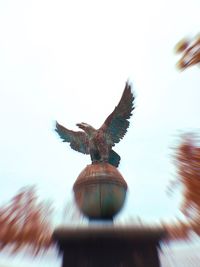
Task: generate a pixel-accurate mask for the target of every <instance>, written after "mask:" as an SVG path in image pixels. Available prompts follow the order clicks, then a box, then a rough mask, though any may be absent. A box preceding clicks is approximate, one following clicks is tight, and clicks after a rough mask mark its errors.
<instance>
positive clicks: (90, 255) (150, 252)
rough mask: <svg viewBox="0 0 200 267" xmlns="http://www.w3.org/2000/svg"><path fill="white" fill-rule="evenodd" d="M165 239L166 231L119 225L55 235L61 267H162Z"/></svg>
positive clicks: (62, 230) (78, 229)
mask: <svg viewBox="0 0 200 267" xmlns="http://www.w3.org/2000/svg"><path fill="white" fill-rule="evenodd" d="M163 236H164V231H163V229H152V228H143V227H119V226H118V227H116V226H98V227H93V226H89V227H79V228H69V227H65V228H58V229H56V230H55V232H54V235H53V237H54V240H55V241H56V242H57V244H58V246H59V249H60V251H61V252H62V253H63V263H62V267H159V266H160V263H159V257H158V251H157V248H158V247H159V240H160V239H161V237H163Z"/></svg>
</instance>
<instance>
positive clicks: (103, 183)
mask: <svg viewBox="0 0 200 267" xmlns="http://www.w3.org/2000/svg"><path fill="white" fill-rule="evenodd" d="M73 190H74V194H75V200H76V203H77V205H78V207H79V209H80V210H81V211H82V213H83V214H84V215H85V216H87V217H88V218H90V219H112V218H113V216H115V215H116V214H117V213H118V212H119V211H120V209H121V208H122V206H123V204H124V200H125V197H126V190H127V184H126V182H125V180H124V178H123V177H122V175H121V174H120V172H119V171H118V170H117V169H116V168H115V167H114V166H112V165H110V164H108V163H96V164H91V165H88V166H87V167H86V168H85V169H84V170H83V171H82V172H81V173H80V175H79V176H78V178H77V180H76V182H75V183H74V187H73Z"/></svg>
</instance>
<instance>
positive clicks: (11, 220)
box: [0, 187, 53, 255]
mask: <svg viewBox="0 0 200 267" xmlns="http://www.w3.org/2000/svg"><path fill="white" fill-rule="evenodd" d="M35 191H36V190H35V188H34V187H25V188H23V189H21V191H20V192H19V193H18V194H17V195H16V196H14V197H13V198H12V200H11V201H10V202H9V203H8V204H7V205H4V206H2V207H0V229H1V231H0V249H3V248H4V247H6V246H8V245H11V246H12V248H13V252H14V251H17V250H19V249H22V248H25V247H29V248H31V250H32V252H33V253H34V255H37V253H38V252H39V251H41V250H46V249H48V248H49V247H50V246H51V244H52V240H51V236H52V232H53V230H52V226H51V213H52V209H51V206H50V204H48V203H45V202H39V201H38V198H37V196H36V192H35Z"/></svg>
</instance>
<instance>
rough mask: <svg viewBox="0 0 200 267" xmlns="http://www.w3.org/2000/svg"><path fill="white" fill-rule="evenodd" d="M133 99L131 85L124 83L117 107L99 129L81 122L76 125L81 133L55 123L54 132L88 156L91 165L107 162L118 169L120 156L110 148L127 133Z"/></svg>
mask: <svg viewBox="0 0 200 267" xmlns="http://www.w3.org/2000/svg"><path fill="white" fill-rule="evenodd" d="M134 99H135V97H134V95H133V92H132V89H131V85H130V83H129V82H126V85H125V89H124V92H123V94H122V97H121V99H120V101H119V103H118V105H117V106H116V107H115V109H114V110H113V112H112V113H111V114H110V115H109V116H108V117H107V119H106V120H105V121H104V123H103V125H102V126H101V127H100V128H99V129H95V128H94V127H92V126H91V125H89V124H87V123H84V122H82V123H77V124H76V125H77V126H78V127H79V128H80V129H81V130H82V131H72V130H68V129H67V128H65V127H64V126H62V125H60V124H59V123H58V122H56V129H55V131H56V132H57V133H58V134H59V136H60V138H61V139H62V140H63V142H68V143H70V146H71V148H72V149H74V150H76V151H78V152H81V153H83V154H90V157H91V161H92V163H97V162H107V163H109V164H111V165H113V166H115V167H118V165H119V162H120V156H119V155H118V154H117V153H116V152H115V151H114V150H112V147H113V146H114V145H115V144H116V143H119V141H120V140H121V139H122V138H123V137H124V135H125V134H126V132H127V129H128V127H129V119H130V117H131V115H132V111H133V109H134Z"/></svg>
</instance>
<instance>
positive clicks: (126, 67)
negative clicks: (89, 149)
mask: <svg viewBox="0 0 200 267" xmlns="http://www.w3.org/2000/svg"><path fill="white" fill-rule="evenodd" d="M199 11H200V1H199V0H190V1H188V0H187V1H184V0H182V1H181V0H180V1H179V0H168V1H167V0H152V1H148V0H138V1H136V0H135V1H134V0H132V1H126V0H123V1H117V0H115V1H112V0H109V1H108V0H106V1H104V0H101V1H94V0H93V1H92V0H84V1H77V0H73V1H67V0H34V1H31V0H18V1H16V0H1V1H0V122H1V135H0V136H1V138H0V147H1V149H0V162H1V164H0V176H1V180H0V188H1V192H0V201H1V202H2V203H4V202H6V201H7V200H9V199H10V198H11V197H12V196H13V195H14V194H15V193H16V191H17V190H18V189H19V188H21V187H23V186H25V185H32V184H36V185H37V186H38V189H39V194H40V196H41V197H42V198H43V199H51V200H53V201H54V206H55V208H56V209H57V210H59V209H60V210H61V209H62V208H63V205H64V203H65V201H67V200H68V199H70V198H71V190H72V186H73V183H74V181H75V179H76V177H77V176H78V174H79V173H80V172H81V170H82V169H83V168H84V167H85V166H86V164H89V163H90V158H89V156H85V155H83V154H80V153H77V152H75V151H72V150H71V149H70V147H69V145H68V144H64V143H62V142H61V140H60V139H59V138H58V136H57V135H56V133H55V132H54V123H55V120H58V121H59V122H60V123H61V124H63V125H65V126H66V127H67V128H69V129H73V130H76V129H77V128H76V126H75V124H76V123H77V122H82V121H84V122H88V123H89V124H91V125H93V126H94V127H97V128H98V127H100V126H101V124H102V123H103V122H104V120H105V118H106V117H107V116H108V115H109V114H110V112H112V110H113V109H114V107H115V106H116V105H117V103H118V101H119V99H120V97H121V94H122V91H123V89H124V85H125V82H126V80H127V79H129V80H130V81H131V82H132V83H133V89H134V92H135V94H136V96H137V98H136V109H135V112H134V115H133V116H132V118H131V124H130V128H129V131H128V133H127V135H126V136H125V137H124V139H123V141H122V142H121V143H120V144H118V145H117V146H116V148H115V150H116V151H117V152H118V153H119V155H120V156H121V164H120V167H119V171H120V172H121V173H122V175H123V176H124V178H125V179H126V181H127V183H128V185H129V194H128V198H127V202H126V206H125V208H124V211H123V212H122V213H121V214H120V216H121V218H127V217H129V216H136V215H138V216H140V217H141V218H143V219H144V220H150V221H155V220H160V219H161V218H162V219H169V218H173V217H174V216H175V215H176V214H178V213H177V207H178V204H177V203H178V202H177V200H178V197H174V198H171V199H170V198H169V197H168V196H167V195H166V187H167V185H168V183H169V181H170V180H171V179H173V178H174V168H173V164H172V157H171V154H173V151H172V150H171V149H170V147H172V146H173V145H174V144H176V141H177V137H178V135H179V133H180V132H184V131H188V130H189V131H191V130H192V131H198V128H199V121H200V119H199V114H200V105H199V99H200V90H199V84H200V69H199V68H198V67H194V68H191V69H188V70H187V71H185V72H182V73H181V72H179V71H178V70H177V69H176V68H175V64H176V61H177V60H178V56H177V55H175V54H174V50H173V49H174V46H175V44H176V43H177V42H178V41H179V40H180V39H181V38H182V37H184V36H189V37H193V36H195V35H196V34H197V33H198V32H199V29H200V16H199Z"/></svg>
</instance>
